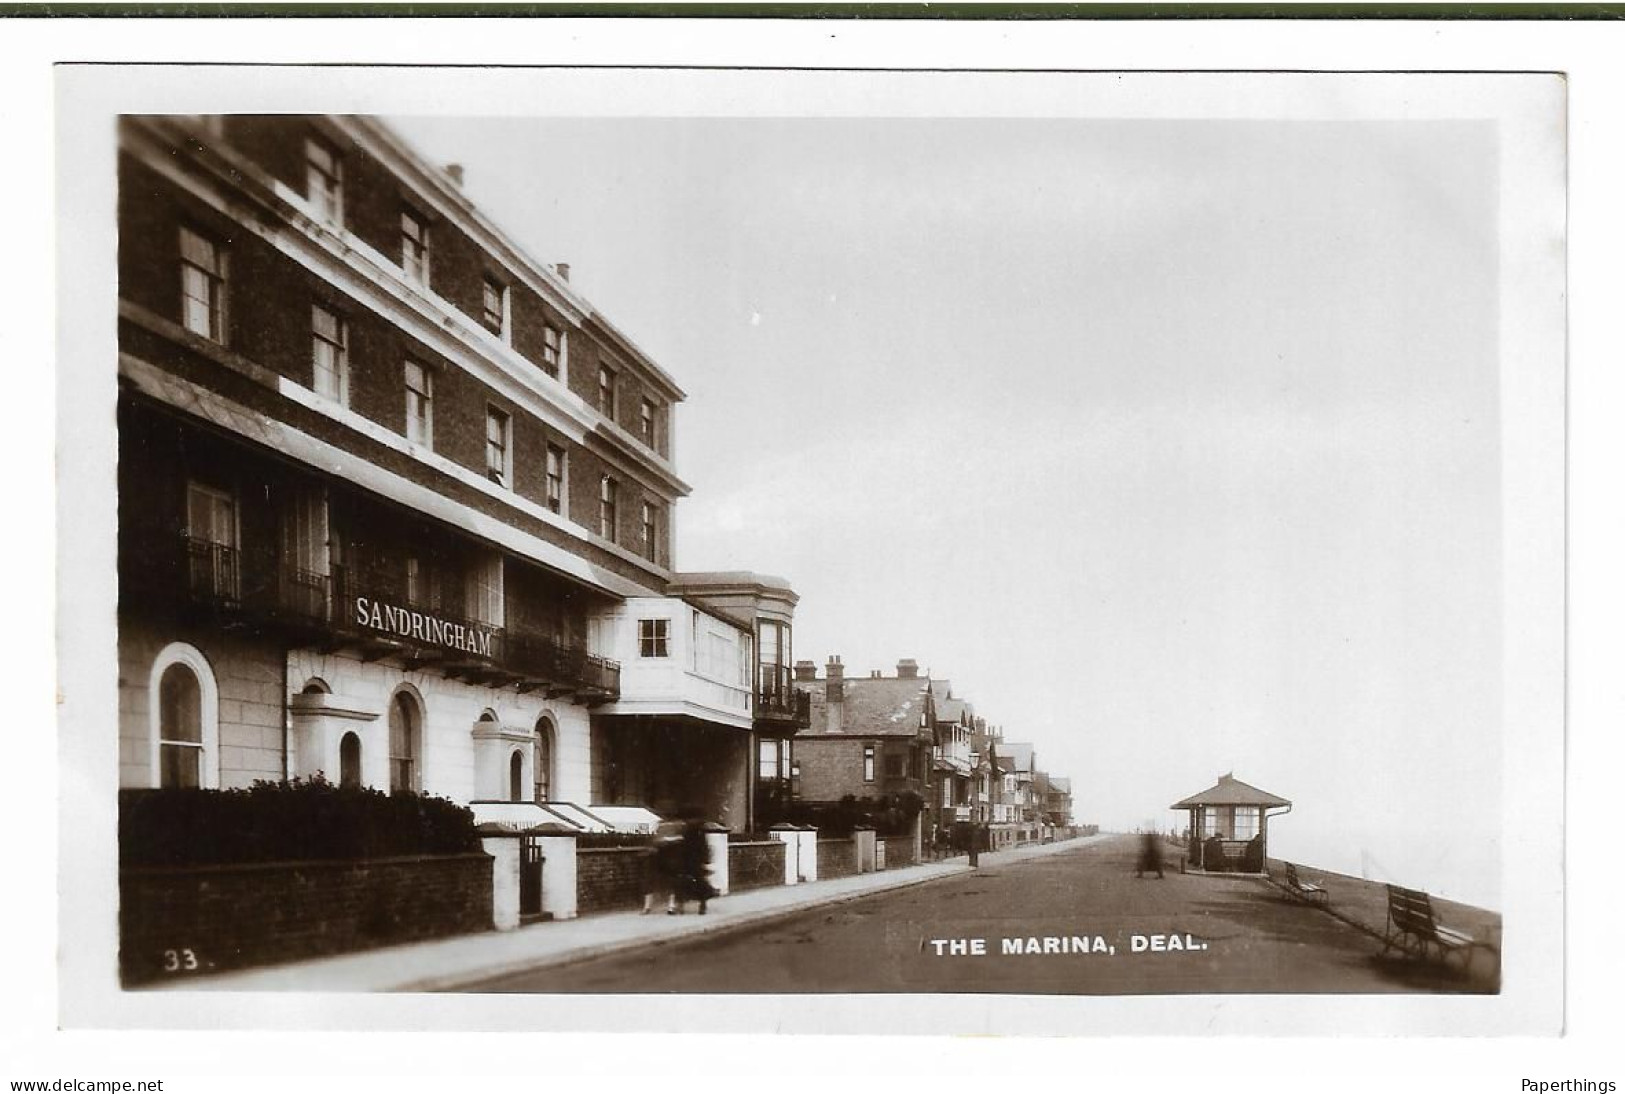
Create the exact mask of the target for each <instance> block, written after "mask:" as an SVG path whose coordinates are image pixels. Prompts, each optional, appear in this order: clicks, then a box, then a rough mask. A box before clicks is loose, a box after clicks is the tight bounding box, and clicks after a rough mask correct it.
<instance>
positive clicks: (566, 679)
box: [124, 536, 621, 705]
mask: <svg viewBox="0 0 1625 1094" xmlns="http://www.w3.org/2000/svg"><path fill="white" fill-rule="evenodd" d="M180 538H181V544H182V551H181V555H182V558H183V559H184V563H183V565H182V567H181V569H180V574H179V576H180V578H181V582H180V583H181V585H182V588H181V589H178V590H177V589H175V588H174V581H173V577H174V575H175V571H174V570H173V569H170V568H169V567H167V566H165V565H164V561H165V559H164V556H165V555H166V554H167V552H164V551H162V550H160V551H153V552H142V558H141V560H140V561H141V563H142V565H141V566H140V567H139V569H138V571H137V572H136V573H127V574H125V575H124V578H125V584H126V587H127V592H128V593H129V595H132V596H145V597H147V598H149V599H150V598H162V597H165V596H166V594H167V595H174V594H179V595H178V597H177V599H179V600H181V601H182V602H184V607H186V608H187V609H189V610H190V611H191V612H193V613H198V612H202V613H206V614H208V615H209V616H211V617H212V618H213V621H215V622H217V623H218V624H220V625H222V626H225V627H228V628H229V627H234V626H242V627H255V628H260V627H266V626H272V627H276V628H277V629H279V630H281V631H282V632H283V633H286V634H289V635H290V636H291V637H293V638H294V639H295V640H297V641H305V642H310V643H312V644H315V645H320V646H322V647H324V648H327V649H332V650H338V649H349V650H352V651H356V652H359V653H360V655H361V656H362V658H363V659H365V660H369V661H376V660H381V659H382V658H385V657H395V658H398V659H399V660H401V661H402V662H403V663H405V664H406V665H408V666H409V667H411V668H424V669H434V670H436V671H438V672H440V673H441V674H443V675H445V676H447V677H451V678H454V679H461V680H466V681H468V682H470V683H476V684H493V685H497V686H510V685H512V686H517V687H518V689H519V690H520V691H521V692H525V691H538V690H545V691H546V692H547V695H548V696H549V697H550V698H553V697H557V696H560V695H571V696H574V697H575V699H576V700H577V701H578V702H582V703H586V704H588V705H594V704H598V703H605V702H612V701H614V700H615V699H616V698H617V697H619V695H620V676H621V667H620V665H619V664H618V663H617V662H615V661H611V660H609V659H607V658H603V657H599V656H597V655H595V654H593V653H590V652H589V651H588V650H587V649H586V648H585V647H583V646H580V645H575V644H572V643H569V642H565V641H562V640H560V639H558V638H555V637H553V636H552V635H547V634H542V633H536V632H528V631H522V630H509V629H507V628H504V627H494V626H492V625H491V624H489V623H486V622H483V621H481V620H477V619H470V618H466V617H463V616H460V615H456V614H452V613H450V612H447V611H445V610H443V609H442V608H441V607H440V605H438V604H423V603H417V604H413V603H410V600H409V598H408V596H407V595H406V590H405V589H404V588H403V587H402V585H403V583H402V582H401V581H400V580H399V579H398V578H397V577H396V576H395V575H392V574H386V573H381V572H377V571H372V570H367V569H363V568H358V567H349V568H346V567H334V570H333V573H331V574H324V573H319V572H316V571H313V570H307V569H302V568H300V567H298V566H294V565H291V564H289V563H286V562H284V561H282V560H281V559H279V558H277V556H276V553H275V552H274V551H271V550H257V551H256V550H248V551H244V550H241V549H239V548H236V547H231V546H228V545H226V544H222V543H213V542H209V541H207V540H200V539H193V538H191V537H189V536H182V537H180ZM170 557H173V556H170ZM143 576H147V577H150V578H152V579H153V580H151V581H143V580H142V577H143ZM131 585H134V586H136V588H134V589H130V588H129V586H131Z"/></svg>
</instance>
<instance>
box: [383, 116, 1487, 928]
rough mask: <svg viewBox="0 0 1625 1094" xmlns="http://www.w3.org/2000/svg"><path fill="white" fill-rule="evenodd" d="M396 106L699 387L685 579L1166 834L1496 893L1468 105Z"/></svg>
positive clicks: (686, 512) (579, 282) (486, 198)
mask: <svg viewBox="0 0 1625 1094" xmlns="http://www.w3.org/2000/svg"><path fill="white" fill-rule="evenodd" d="M389 121H390V122H391V123H392V124H393V125H394V126H395V127H396V128H397V129H398V130H399V131H400V132H401V133H402V134H403V135H404V136H405V137H406V139H407V140H408V141H409V143H411V144H412V145H413V146H414V147H416V148H418V149H419V150H420V151H421V152H422V153H424V154H425V155H426V156H427V157H429V158H430V159H431V160H434V161H436V162H442V163H445V162H459V163H462V164H463V165H464V166H465V169H466V183H465V191H466V193H467V194H468V196H469V197H470V198H472V199H473V200H474V201H475V203H476V204H477V205H479V206H480V208H481V209H482V210H483V211H484V212H485V213H486V214H487V215H488V216H490V217H491V218H492V219H493V220H494V221H495V222H496V223H498V224H499V225H501V226H502V227H503V228H504V229H505V230H507V231H508V232H509V233H510V234H511V235H512V236H513V237H514V238H515V239H516V240H518V241H519V242H520V244H521V245H522V246H523V247H524V248H525V249H526V250H527V251H528V252H529V253H531V254H532V255H533V256H534V257H535V258H537V259H539V260H541V261H543V262H569V263H570V264H571V267H572V270H571V282H572V284H573V285H574V286H575V287H576V288H577V289H579V290H580V291H581V292H583V293H584V295H586V296H587V297H588V298H589V299H590V300H592V301H593V302H594V304H595V305H596V306H597V307H599V308H600V309H601V310H602V311H603V312H604V313H605V314H607V315H608V316H609V317H610V319H611V320H612V321H613V322H614V323H615V324H616V325H617V326H618V327H619V328H620V329H621V330H623V331H625V332H626V333H627V334H628V335H630V336H631V337H632V338H633V339H634V340H635V341H636V342H637V343H638V344H639V345H640V346H641V347H642V348H643V349H644V350H645V351H646V352H648V353H649V354H650V355H652V356H653V357H654V359H655V360H657V361H659V362H660V363H661V364H662V365H663V367H665V368H666V369H667V370H668V371H669V372H671V373H672V374H673V375H674V376H675V377H676V378H677V380H678V382H679V383H680V384H681V385H682V386H683V387H684V388H685V390H686V391H687V392H688V396H689V398H688V401H687V402H685V403H684V404H683V405H682V406H681V407H679V408H678V410H677V413H676V462H677V466H678V470H679V473H680V474H681V475H682V476H683V477H684V478H685V479H686V480H687V481H688V482H689V483H691V484H692V485H693V487H694V492H693V494H692V495H691V496H690V497H689V498H686V499H684V500H683V501H682V502H681V504H680V505H679V507H678V511H677V516H676V526H677V547H676V549H677V561H678V568H679V569H682V570H710V569H750V570H756V571H759V572H765V573H772V574H778V575H782V576H784V577H786V578H788V579H789V580H790V581H791V582H792V584H793V585H794V587H795V589H796V591H797V592H798V593H799V595H800V597H801V601H800V604H799V606H798V608H797V611H796V624H795V654H796V656H797V657H798V658H808V659H812V660H815V661H817V662H818V663H819V664H820V665H822V664H823V663H824V662H825V660H827V658H828V657H829V656H830V655H832V654H839V655H840V656H841V658H842V661H843V662H844V663H845V664H846V666H847V671H848V673H849V674H851V673H854V672H858V673H866V672H867V671H868V670H870V669H884V670H886V671H888V672H890V671H893V666H894V665H895V663H896V662H897V660H898V659H900V658H905V657H912V658H915V659H916V660H918V661H919V663H920V665H921V666H922V668H929V669H930V671H931V673H932V675H933V676H934V677H936V678H938V679H941V678H947V679H949V680H951V681H952V682H953V685H954V692H955V694H956V696H958V697H961V698H965V699H968V700H969V701H971V702H972V703H973V704H974V705H975V707H976V710H977V713H978V714H981V715H983V716H985V717H987V718H988V719H989V720H990V721H991V722H993V723H995V724H997V725H1000V726H1002V727H1003V728H1004V732H1005V735H1006V738H1007V739H1009V740H1021V741H1031V742H1033V743H1034V745H1035V747H1036V750H1037V754H1038V762H1039V765H1040V766H1041V767H1043V768H1045V769H1047V770H1049V771H1050V772H1052V773H1054V774H1057V775H1067V776H1070V777H1071V778H1072V781H1073V790H1074V797H1075V801H1076V809H1075V814H1076V817H1077V819H1078V820H1079V821H1082V822H1097V823H1100V824H1101V825H1102V826H1103V827H1110V828H1132V827H1135V826H1137V825H1143V824H1147V823H1150V824H1154V825H1158V826H1161V827H1172V826H1174V825H1176V824H1182V823H1183V817H1182V816H1181V815H1179V814H1175V813H1173V812H1171V811H1170V810H1168V808H1167V806H1168V805H1169V804H1170V803H1172V802H1174V801H1176V800H1178V799H1180V798H1183V797H1185V796H1187V795H1189V794H1192V793H1195V792H1197V791H1199V790H1202V789H1205V788H1206V787H1208V786H1209V785H1211V784H1212V783H1213V782H1214V781H1215V779H1216V778H1217V776H1218V775H1219V774H1221V773H1225V772H1233V773H1234V774H1235V776H1236V777H1237V778H1239V779H1242V780H1244V781H1246V782H1249V783H1252V784H1254V785H1256V786H1259V787H1261V788H1263V789H1265V790H1269V791H1271V792H1273V793H1275V794H1278V795H1281V796H1283V797H1286V798H1289V799H1291V800H1292V801H1293V802H1294V807H1293V811H1292V813H1291V814H1290V815H1289V816H1286V817H1283V818H1280V819H1279V820H1277V821H1275V822H1274V823H1272V825H1271V827H1270V847H1271V852H1272V854H1274V855H1277V856H1281V857H1287V858H1295V859H1302V860H1304V861H1306V862H1309V863H1312V864H1315V865H1317V866H1320V867H1322V868H1326V869H1333V870H1343V871H1346V872H1349V873H1355V874H1359V873H1361V872H1364V873H1366V874H1367V876H1372V877H1378V878H1382V879H1385V880H1393V881H1398V882H1401V883H1405V884H1410V885H1414V886H1416V887H1419V888H1426V889H1428V890H1430V891H1432V892H1435V893H1438V894H1440V895H1444V896H1448V897H1454V898H1457V899H1465V900H1469V901H1471V902H1473V903H1478V904H1483V905H1486V906H1490V907H1500V896H1501V893H1500V878H1499V868H1498V861H1499V859H1498V855H1499V845H1498V842H1497V841H1498V839H1499V836H1500V832H1499V829H1500V818H1501V807H1500V790H1501V787H1500V780H1501V751H1500V739H1501V733H1502V726H1501V691H1500V688H1501V662H1500V656H1501V655H1500V650H1501V636H1502V631H1501V612H1502V603H1501V593H1500V588H1501V585H1500V582H1501V561H1502V560H1501V524H1500V521H1501V513H1500V497H1501V493H1500V492H1501V481H1500V473H1499V460H1500V447H1499V440H1498V437H1499V427H1500V423H1499V421H1498V414H1499V409H1498V408H1499V401H1498V400H1499V391H1498V384H1497V369H1498V363H1497V357H1496V353H1497V342H1498V329H1497V319H1498V308H1497V292H1498V284H1497V253H1498V252H1497V248H1498V237H1497V215H1498V210H1497V205H1496V201H1497V198H1496V195H1497V189H1498V187H1497V175H1496V171H1497V146H1496V131H1495V129H1494V128H1493V126H1492V125H1490V124H1488V123H1482V122H1469V121H1457V122H1429V121H1385V122H1356V121H1350V122H1328V121H1290V122H1289V121H1250V120H1233V121H1214V120H1085V119H1040V118H1027V119H1009V118H1000V119H985V120H979V119H949V118H942V119H885V118H786V119H773V118H670V119H662V118H635V119H604V118H594V119H511V118H508V119H489V120H473V119H456V118H422V117H417V118H392V119H389Z"/></svg>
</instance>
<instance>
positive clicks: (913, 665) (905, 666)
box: [897, 657, 920, 680]
mask: <svg viewBox="0 0 1625 1094" xmlns="http://www.w3.org/2000/svg"><path fill="white" fill-rule="evenodd" d="M919 677H920V664H919V662H918V661H915V660H914V658H912V657H905V658H903V660H901V661H899V662H897V678H898V679H899V680H917V679H919Z"/></svg>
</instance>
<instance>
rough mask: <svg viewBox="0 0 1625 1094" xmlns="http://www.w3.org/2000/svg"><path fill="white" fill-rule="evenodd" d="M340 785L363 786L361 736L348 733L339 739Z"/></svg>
mask: <svg viewBox="0 0 1625 1094" xmlns="http://www.w3.org/2000/svg"><path fill="white" fill-rule="evenodd" d="M339 785H340V786H342V787H347V788H350V789H359V788H360V786H361V738H360V737H358V736H356V735H355V734H354V733H346V734H345V735H344V737H343V738H342V739H341V740H340V741H339Z"/></svg>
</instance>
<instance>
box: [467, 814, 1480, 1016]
mask: <svg viewBox="0 0 1625 1094" xmlns="http://www.w3.org/2000/svg"><path fill="white" fill-rule="evenodd" d="M1136 847H1137V844H1136V842H1135V837H1133V836H1123V837H1115V838H1109V839H1105V840H1100V841H1092V842H1090V843H1089V844H1087V845H1083V846H1080V847H1078V848H1076V849H1070V850H1065V851H1060V852H1058V853H1055V854H1050V855H1046V856H1042V857H1037V858H1031V859H1027V860H1025V861H1017V862H1011V863H1008V864H1004V865H998V864H994V860H984V865H983V867H982V868H980V869H977V870H975V871H972V872H970V873H968V874H960V875H956V876H954V877H950V878H946V879H943V880H939V881H934V882H930V883H927V884H923V885H916V886H912V887H909V888H906V889H901V890H896V891H893V892H889V893H882V894H877V895H875V896H872V897H864V898H861V899H857V900H852V901H848V902H846V903H842V904H835V905H827V906H824V907H820V908H815V909H811V910H808V911H805V912H801V913H798V914H796V915H793V916H788V917H786V918H783V919H779V920H775V921H772V922H769V923H765V924H762V925H759V926H757V927H753V928H742V929H740V930H736V931H729V932H726V933H723V934H720V935H713V936H705V937H700V938H697V939H694V940H691V941H682V942H673V943H669V944H662V945H652V946H649V947H645V948H643V949H640V950H636V951H632V952H630V953H624V954H620V955H611V956H606V957H603V958H598V959H591V960H587V961H582V962H579V963H576V964H573V965H568V966H563V967H555V968H550V969H542V970H538V971H535V972H531V973H526V974H520V975H514V976H509V977H504V978H501V979H498V980H492V981H487V982H485V983H482V984H479V985H475V986H470V987H467V988H465V990H468V991H478V992H606V993H614V992H709V993H752V992H772V993H798V992H849V993H853V992H1000V993H1024V994H1083V995H1122V994H1182V993H1236V992H1286V993H1302V992H1353V993H1374V992H1404V991H1412V992H1414V991H1448V990H1459V987H1458V986H1457V985H1456V984H1455V983H1454V982H1453V981H1452V980H1451V979H1450V978H1449V977H1448V976H1444V975H1441V974H1439V973H1437V972H1434V971H1432V970H1429V969H1426V968H1425V967H1421V966H1418V965H1416V964H1415V963H1410V962H1404V961H1400V960H1384V959H1380V958H1378V956H1377V952H1378V950H1379V949H1380V948H1381V947H1380V944H1378V943H1377V942H1376V941H1374V940H1373V939H1372V938H1371V937H1370V936H1368V935H1365V934H1362V933H1361V932H1359V931H1357V930H1355V929H1354V928H1352V927H1350V926H1348V925H1347V924H1344V923H1342V922H1339V921H1338V920H1336V919H1334V918H1332V917H1331V916H1329V915H1326V914H1325V913H1324V912H1321V911H1318V910H1316V909H1313V908H1309V907H1306V906H1304V905H1303V904H1300V903H1298V902H1296V901H1294V900H1292V899H1290V898H1288V897H1286V896H1284V895H1283V894H1282V893H1281V892H1280V891H1279V890H1277V889H1275V888H1273V887H1271V886H1270V885H1268V884H1267V883H1265V882H1263V881H1260V880H1256V879H1245V878H1228V879H1226V878H1212V877H1196V876H1184V875H1181V874H1179V873H1178V872H1177V865H1176V867H1175V870H1174V871H1173V872H1170V873H1168V874H1167V875H1166V876H1165V877H1163V878H1161V879H1158V878H1156V877H1154V876H1150V875H1148V876H1147V877H1145V878H1136V877H1135V876H1134V863H1135V857H1136ZM723 899H724V900H726V898H723ZM1136 936H1139V937H1140V938H1141V939H1143V940H1144V945H1145V947H1146V948H1145V949H1144V950H1143V951H1141V952H1136V951H1135V938H1136ZM1158 938H1160V939H1161V940H1162V941H1161V942H1160V943H1159V942H1157V941H1154V940H1155V939H1158ZM1046 939H1048V940H1050V941H1048V942H1046ZM1170 939H1177V943H1174V942H1170V941H1169V940H1170ZM977 940H980V942H981V948H982V949H983V950H985V952H984V953H976V952H974V951H975V950H976V948H977V946H976V942H977ZM1007 940H1015V943H1014V944H1015V945H1016V946H1017V947H1018V949H1019V950H1020V951H1022V952H1019V953H1007V952H1005V950H1006V947H1007V945H1009V944H1010V943H1009V942H1008V941H1007ZM1028 940H1034V941H1028ZM956 943H957V944H956ZM1175 945H1177V946H1178V948H1173V947H1174V946H1175ZM1165 947H1166V948H1165ZM1080 950H1081V951H1082V952H1079V951H1080ZM1057 951H1060V952H1057Z"/></svg>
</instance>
